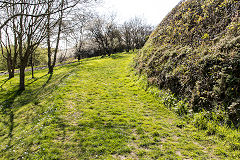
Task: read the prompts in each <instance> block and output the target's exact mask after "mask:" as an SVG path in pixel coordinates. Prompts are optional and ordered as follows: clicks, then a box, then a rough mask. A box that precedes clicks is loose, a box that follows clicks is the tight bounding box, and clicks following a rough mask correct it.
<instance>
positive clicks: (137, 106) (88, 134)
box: [0, 53, 240, 159]
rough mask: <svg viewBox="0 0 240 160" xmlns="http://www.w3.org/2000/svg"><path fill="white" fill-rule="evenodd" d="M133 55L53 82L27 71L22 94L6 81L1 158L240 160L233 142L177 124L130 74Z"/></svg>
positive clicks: (66, 70)
mask: <svg viewBox="0 0 240 160" xmlns="http://www.w3.org/2000/svg"><path fill="white" fill-rule="evenodd" d="M133 57H134V54H124V53H121V54H115V55H112V56H111V57H105V58H99V57H97V58H90V59H85V60H82V61H81V62H79V63H78V62H76V63H73V64H69V65H66V66H61V67H57V68H56V70H55V72H54V74H53V75H52V76H50V75H47V70H39V71H36V74H35V76H36V78H35V79H31V78H30V77H31V75H30V73H28V74H29V75H27V76H26V79H27V87H26V91H24V92H22V93H19V92H17V88H18V77H16V78H13V79H11V80H9V81H7V77H6V76H1V77H0V84H1V85H2V86H1V90H0V104H1V111H0V159H1V158H2V159H190V158H192V159H219V158H225V159H233V158H236V157H238V158H240V155H239V148H238V146H237V145H236V146H235V148H234V147H232V146H231V142H232V141H229V140H228V139H226V138H223V139H220V138H219V137H218V136H216V135H207V134H206V133H205V131H203V130H198V129H197V128H196V127H194V126H193V125H191V124H187V123H186V122H185V121H182V120H181V119H179V118H178V117H177V115H176V114H175V113H174V112H172V111H170V110H169V109H168V108H167V107H166V105H168V103H165V101H163V99H162V98H164V95H165V94H161V96H162V97H159V95H160V94H156V93H157V90H155V88H152V89H150V88H148V91H149V92H146V90H145V89H146V88H145V89H144V87H143V86H142V85H143V82H144V83H145V81H144V80H141V79H140V80H138V77H137V76H135V75H134V73H133V71H130V69H129V68H130V65H129V64H130V63H131V62H132V58H133ZM152 93H155V95H158V96H154V95H153V94H152ZM164 103H165V104H164ZM236 134H237V132H236V133H235V132H234V135H236ZM236 136H237V135H236ZM235 138H237V137H235ZM237 141H238V142H239V139H238V140H237ZM234 144H236V143H234Z"/></svg>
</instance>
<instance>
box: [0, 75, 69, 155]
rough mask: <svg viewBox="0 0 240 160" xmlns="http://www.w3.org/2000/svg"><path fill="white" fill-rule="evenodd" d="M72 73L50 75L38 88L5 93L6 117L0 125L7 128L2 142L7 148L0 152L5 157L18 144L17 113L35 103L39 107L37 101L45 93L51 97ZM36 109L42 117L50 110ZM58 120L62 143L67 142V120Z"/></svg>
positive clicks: (2, 109) (3, 107)
mask: <svg viewBox="0 0 240 160" xmlns="http://www.w3.org/2000/svg"><path fill="white" fill-rule="evenodd" d="M72 72H73V71H70V72H68V73H67V74H55V75H54V76H53V75H52V74H50V75H49V77H48V78H47V79H46V81H45V82H41V85H39V86H37V85H38V84H37V85H36V87H35V86H34V87H28V88H27V89H26V90H25V91H19V90H15V89H12V90H9V91H8V92H7V93H5V95H3V96H4V97H6V100H5V101H4V102H3V103H2V104H1V105H0V116H2V117H4V118H3V119H2V120H1V119H0V123H3V124H4V126H6V127H5V128H6V131H3V132H2V133H1V136H3V137H4V139H2V140H1V141H2V142H3V143H4V142H5V144H6V147H4V148H2V149H1V150H0V153H2V154H3V155H4V153H8V152H9V151H10V150H11V149H12V148H13V147H14V145H16V144H17V143H16V142H14V141H13V139H14V134H13V133H14V132H13V131H14V127H16V126H18V124H16V122H17V121H18V120H15V119H16V118H17V117H16V115H15V114H16V112H17V111H18V110H19V109H20V108H22V107H23V106H24V105H27V104H29V103H31V102H34V103H33V104H34V105H37V104H35V101H38V99H39V98H41V97H39V95H41V94H42V93H44V95H51V94H52V92H53V91H54V90H55V88H56V87H55V86H58V85H59V84H60V83H61V82H62V81H63V80H64V79H65V78H66V77H68V75H69V74H71V73H72ZM47 75H48V74H46V75H43V76H41V77H39V78H37V79H35V80H34V81H33V82H31V83H29V84H27V85H26V86H30V85H31V84H34V83H35V82H36V81H37V80H40V79H42V78H44V77H46V76H47ZM53 77H54V79H53ZM52 79H53V81H52ZM55 81H57V83H55ZM52 82H53V83H52ZM14 88H17V86H15V87H14ZM39 101H41V100H39ZM34 108H35V109H36V112H37V113H38V112H39V113H38V114H40V115H41V113H40V112H43V110H46V109H47V110H48V108H44V109H43V110H42V108H38V107H37V106H34ZM35 118H38V117H35ZM56 119H57V121H56V122H54V123H56V124H57V126H58V128H59V129H60V130H62V131H63V135H62V137H63V138H62V141H65V136H66V129H65V127H66V124H65V120H64V119H61V118H60V117H56ZM14 122H15V124H14ZM17 123H21V122H17ZM33 123H34V122H33ZM30 147H31V145H30V146H29V148H28V150H31V149H30ZM9 158H10V157H9Z"/></svg>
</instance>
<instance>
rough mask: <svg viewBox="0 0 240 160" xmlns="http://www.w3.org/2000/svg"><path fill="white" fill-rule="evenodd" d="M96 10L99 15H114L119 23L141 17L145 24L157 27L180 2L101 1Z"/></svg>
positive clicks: (166, 0)
mask: <svg viewBox="0 0 240 160" xmlns="http://www.w3.org/2000/svg"><path fill="white" fill-rule="evenodd" d="M103 1H104V3H103V4H102V6H101V7H99V8H98V9H97V10H98V11H99V12H100V13H101V14H108V13H112V12H113V13H116V14H117V17H118V18H117V19H118V20H119V23H122V22H123V21H125V20H128V19H130V18H131V17H135V16H138V17H142V18H144V19H145V20H146V21H147V23H149V24H152V25H158V24H159V23H160V22H161V20H162V19H163V18H164V17H165V16H166V15H167V14H168V12H170V11H171V9H172V8H173V7H175V6H176V5H177V4H178V3H179V2H180V0H103Z"/></svg>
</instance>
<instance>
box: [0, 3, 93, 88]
mask: <svg viewBox="0 0 240 160" xmlns="http://www.w3.org/2000/svg"><path fill="white" fill-rule="evenodd" d="M90 2H92V0H61V1H58V0H18V1H15V0H2V1H0V12H1V13H2V15H7V16H2V17H1V21H0V23H1V24H0V38H1V43H0V45H1V50H2V54H3V56H5V58H6V59H7V63H8V66H9V67H8V68H9V69H8V70H9V77H12V74H14V68H15V65H16V63H15V62H16V57H17V56H18V57H19V60H20V62H19V66H20V90H24V89H25V68H26V66H27V64H28V61H29V57H30V55H32V53H33V52H34V51H35V50H36V49H37V47H38V46H39V45H40V44H41V43H42V42H43V40H44V39H45V38H46V39H47V46H48V57H49V62H48V66H49V73H53V68H54V66H55V63H56V54H57V51H58V46H59V41H60V36H61V31H62V22H63V16H64V12H67V11H69V12H70V11H71V9H72V8H73V7H75V6H77V5H78V4H81V3H90ZM54 31H55V32H56V36H55V37H54V36H53V33H54ZM10 35H13V36H10ZM11 37H13V40H12V39H11ZM53 38H56V41H55V42H56V43H55V47H53V49H54V51H53V60H52V47H51V40H52V39H53ZM12 41H13V42H12ZM12 46H13V48H14V49H12ZM5 52H6V54H5ZM12 55H14V56H12Z"/></svg>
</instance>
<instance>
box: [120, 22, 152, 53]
mask: <svg viewBox="0 0 240 160" xmlns="http://www.w3.org/2000/svg"><path fill="white" fill-rule="evenodd" d="M152 30H153V27H152V26H151V25H148V24H146V23H145V22H144V20H143V19H142V18H139V17H135V18H132V19H130V20H129V21H126V22H124V24H123V25H122V34H123V40H124V43H125V46H126V50H127V52H129V50H130V49H135V48H136V49H140V48H141V47H143V45H144V44H145V42H146V40H147V38H148V36H149V35H150V34H151V32H152Z"/></svg>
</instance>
